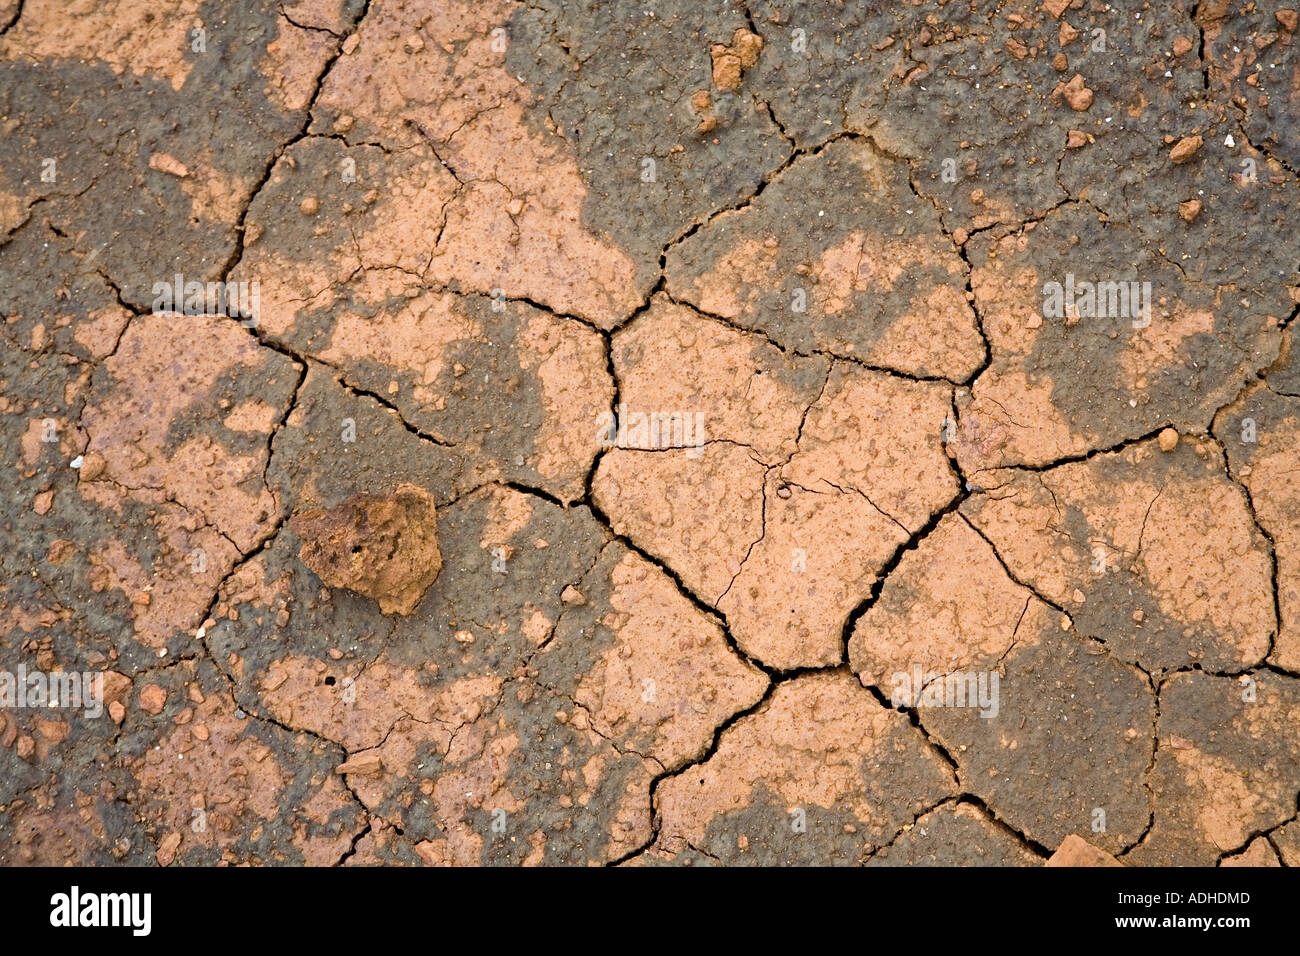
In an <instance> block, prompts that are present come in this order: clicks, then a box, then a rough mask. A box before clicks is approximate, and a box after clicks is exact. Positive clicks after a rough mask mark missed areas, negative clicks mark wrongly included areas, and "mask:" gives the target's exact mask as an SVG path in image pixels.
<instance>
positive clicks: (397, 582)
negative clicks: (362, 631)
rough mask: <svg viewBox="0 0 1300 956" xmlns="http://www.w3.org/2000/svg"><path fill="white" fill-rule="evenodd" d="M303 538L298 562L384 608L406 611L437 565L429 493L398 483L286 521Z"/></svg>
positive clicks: (438, 556) (439, 566)
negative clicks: (384, 490)
mask: <svg viewBox="0 0 1300 956" xmlns="http://www.w3.org/2000/svg"><path fill="white" fill-rule="evenodd" d="M289 527H290V529H291V530H292V531H293V533H294V534H296V535H298V537H300V538H301V539H302V548H301V550H300V551H299V555H298V556H299V557H300V558H301V559H302V563H303V564H305V565H307V567H309V568H311V570H312V571H314V572H315V573H316V575H317V576H318V577H319V578H320V579H321V580H322V581H324V582H325V583H326V584H328V585H329V586H330V587H335V588H347V589H348V590H350V591H356V592H357V593H358V594H363V595H365V596H366V597H369V598H373V599H374V600H376V601H378V602H379V609H380V610H381V611H383V612H384V613H385V614H403V615H405V614H410V613H411V612H412V611H414V610H415V608H416V605H418V604H419V603H420V599H421V598H422V597H424V592H425V591H426V590H427V589H428V587H429V585H430V584H432V583H433V582H434V579H435V578H437V577H438V572H439V571H441V570H442V555H441V554H440V553H439V551H438V532H437V511H436V509H435V508H434V503H433V496H432V495H430V494H429V493H428V492H427V491H425V490H424V489H423V488H419V487H417V486H416V485H411V484H402V485H399V486H398V488H397V491H396V492H395V493H394V494H392V495H353V496H352V497H351V498H348V499H346V500H345V501H342V502H340V503H339V504H337V505H335V506H334V507H333V508H323V509H320V510H316V511H307V512H304V513H302V514H300V515H298V516H297V517H295V518H293V519H292V520H291V521H290V522H289Z"/></svg>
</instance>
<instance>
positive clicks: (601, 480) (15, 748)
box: [0, 0, 1300, 866]
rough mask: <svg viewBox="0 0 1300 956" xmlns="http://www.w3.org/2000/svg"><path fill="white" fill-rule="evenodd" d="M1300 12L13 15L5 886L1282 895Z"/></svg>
mask: <svg viewBox="0 0 1300 956" xmlns="http://www.w3.org/2000/svg"><path fill="white" fill-rule="evenodd" d="M1287 2H1288V0H1255V2H1253V3H1245V2H1241V0H1214V2H1209V3H1206V2H1202V3H1199V4H1193V3H1190V2H1187V0H1175V2H1172V3H1160V4H1156V3H1142V4H1138V5H1133V4H1115V5H1109V4H1107V3H1104V2H1098V0H1008V2H1003V3H999V4H963V3H955V2H948V3H942V2H922V3H916V4H906V5H896V4H886V5H880V6H882V7H883V8H884V10H883V12H877V11H876V10H874V9H873V8H874V6H875V5H864V4H843V3H839V2H833V0H803V2H799V3H789V4H780V3H772V2H768V0H729V2H726V3H719V4H695V3H687V2H681V0H637V2H635V3H633V2H631V0H627V2H624V0H601V2H599V3H597V2H594V0H563V2H561V0H530V2H528V3H517V2H512V0H485V2H470V0H418V2H417V0H405V2H403V0H292V2H290V0H283V2H275V0H225V2H218V0H161V2H157V0H155V2H145V0H96V2H91V0H75V2H69V0H11V2H8V3H3V4H0V123H2V124H3V131H4V135H3V137H0V229H2V230H3V237H4V238H3V239H2V240H0V316H2V317H3V325H2V326H0V334H3V337H4V343H3V351H2V352H0V355H2V356H3V358H2V361H3V369H2V370H0V430H2V431H3V434H4V436H5V449H6V451H7V455H6V461H7V464H6V465H5V467H4V468H3V475H4V477H3V479H2V480H0V487H2V488H3V492H4V506H3V514H2V515H0V520H3V523H4V539H5V544H6V546H5V548H4V549H3V551H2V552H0V568H2V569H3V581H2V582H0V701H3V702H4V704H5V706H4V707H3V708H0V862H2V863H5V864H11V865H12V864H38V863H40V864H51V863H91V864H110V865H111V864H137V863H143V864H156V865H161V866H167V865H201V864H241V863H253V864H309V865H329V864H347V865H364V864H457V865H477V864H495V865H519V864H573V865H588V864H623V865H713V864H724V865H725V864H738V865H744V864H752V865H778V864H849V865H853V864H859V865H861V864H865V865H871V866H877V865H884V866H914V865H945V866H948V865H1012V866H1036V865H1042V864H1043V863H1045V862H1046V861H1047V860H1048V858H1049V857H1052V859H1053V863H1054V864H1055V865H1099V864H1104V863H1114V862H1115V861H1116V860H1118V861H1119V862H1120V863H1123V864H1126V865H1140V866H1162V865H1183V864H1222V865H1233V866H1238V865H1246V866H1277V865H1297V864H1300V817H1298V811H1300V802H1298V801H1300V344H1297V342H1296V338H1295V337H1296V329H1295V325H1296V323H1295V318H1296V315H1297V311H1298V305H1297V304H1298V303H1300V272H1298V271H1297V270H1298V267H1300V231H1298V230H1297V229H1296V228H1295V223H1296V221H1297V214H1298V213H1300V210H1298V209H1297V202H1298V199H1300V192H1298V190H1300V139H1298V138H1297V130H1298V129H1300V92H1297V91H1298V90H1300V54H1298V53H1297V50H1300V38H1298V37H1297V35H1296V30H1297V13H1296V8H1295V5H1294V4H1292V5H1290V6H1287V5H1286V3H1287ZM976 7H978V8H980V9H978V10H975V9H973V8H976ZM176 277H179V278H176ZM1067 277H1068V278H1067ZM174 281H175V282H180V283H181V284H182V288H184V285H183V284H184V283H187V282H199V283H204V282H222V283H232V285H231V286H230V288H231V289H235V290H239V289H243V290H245V292H246V291H247V290H249V289H253V290H255V296H254V298H255V307H254V309H253V310H252V312H251V313H250V312H249V311H248V310H247V309H246V310H245V312H244V313H243V314H237V310H232V309H230V308H227V307H225V306H226V305H228V303H217V302H215V300H214V301H212V302H207V301H202V300H203V296H202V295H201V294H200V295H199V296H198V297H197V299H195V300H194V301H191V299H190V295H189V292H188V291H185V293H184V295H182V296H181V297H180V300H179V301H178V300H177V299H176V298H175V297H173V298H171V299H167V300H166V301H163V300H160V299H159V284H162V285H163V286H169V285H170V284H172V283H173V282H174ZM1067 282H1068V284H1069V287H1070V288H1071V289H1074V288H1075V283H1076V282H1080V283H1082V282H1088V283H1111V284H1112V285H1111V293H1112V296H1111V298H1109V299H1108V298H1107V297H1106V295H1105V294H1104V293H1102V294H1099V295H1098V297H1097V301H1096V304H1097V306H1098V307H1097V308H1088V307H1087V305H1086V304H1083V305H1081V304H1079V302H1077V301H1075V300H1074V298H1073V295H1072V296H1071V299H1070V301H1069V302H1068V303H1067V304H1066V306H1065V308H1063V309H1059V310H1055V311H1054V310H1053V308H1052V307H1051V305H1050V301H1049V300H1050V295H1049V288H1050V287H1051V284H1052V283H1058V284H1065V283H1067ZM1130 282H1133V283H1136V285H1135V286H1134V287H1132V288H1131V289H1130V287H1129V286H1128V283H1130ZM1113 283H1124V284H1125V285H1124V287H1123V289H1124V292H1125V293H1128V292H1130V291H1131V292H1132V293H1133V295H1132V296H1131V297H1130V298H1125V299H1121V298H1119V297H1118V287H1117V286H1114V285H1113ZM240 284H242V285H240ZM1144 288H1147V289H1149V292H1146V293H1145V298H1143V296H1142V294H1141V293H1140V290H1142V289H1144ZM201 291H202V290H201ZM1143 301H1145V307H1146V308H1145V309H1143V308H1142V302H1143ZM245 304H246V305H247V298H245ZM1126 310H1127V311H1126ZM19 674H24V675H27V676H30V675H32V674H38V675H41V676H42V677H44V678H45V679H47V680H48V679H49V678H50V676H51V675H54V677H55V678H57V677H58V675H60V674H62V675H78V676H79V675H82V674H86V675H99V676H98V677H97V678H95V679H97V680H100V681H102V683H100V684H96V685H93V686H94V687H96V688H97V690H96V691H94V692H93V693H92V694H91V697H90V699H84V700H80V706H79V705H78V700H79V699H78V698H69V697H68V694H67V692H66V689H65V691H63V692H61V693H62V695H63V696H62V698H61V699H59V700H58V701H57V703H58V705H59V706H51V705H50V701H49V700H39V699H35V698H26V697H24V698H22V699H20V698H19V697H18V696H16V695H17V689H16V687H15V683H16V681H17V675H19ZM6 680H7V681H8V683H4V682H5V681H6ZM900 687H906V688H908V689H906V690H900ZM953 688H956V689H957V690H960V691H961V693H960V694H955V693H950V692H949V691H950V689H953ZM967 691H969V694H967ZM5 693H8V695H9V696H8V697H5V696H4V695H5ZM23 703H25V704H27V705H28V706H22V705H21V704H23ZM96 705H98V706H96ZM97 710H98V711H102V712H101V713H96V711H97Z"/></svg>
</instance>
